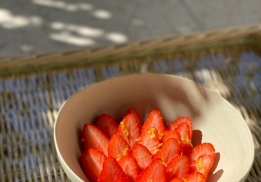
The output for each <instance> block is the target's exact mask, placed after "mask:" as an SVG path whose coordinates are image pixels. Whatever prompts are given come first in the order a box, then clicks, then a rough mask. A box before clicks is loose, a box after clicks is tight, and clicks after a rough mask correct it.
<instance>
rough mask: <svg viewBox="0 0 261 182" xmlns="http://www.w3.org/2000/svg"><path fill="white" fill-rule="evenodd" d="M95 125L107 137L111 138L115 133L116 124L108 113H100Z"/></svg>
mask: <svg viewBox="0 0 261 182" xmlns="http://www.w3.org/2000/svg"><path fill="white" fill-rule="evenodd" d="M96 123H97V127H98V128H100V129H101V131H102V132H103V133H104V134H105V135H106V136H107V137H108V138H111V137H112V136H113V135H114V134H116V133H117V129H118V124H117V122H116V121H115V120H114V119H113V118H112V117H111V116H110V115H109V114H101V115H100V116H98V118H97V120H96Z"/></svg>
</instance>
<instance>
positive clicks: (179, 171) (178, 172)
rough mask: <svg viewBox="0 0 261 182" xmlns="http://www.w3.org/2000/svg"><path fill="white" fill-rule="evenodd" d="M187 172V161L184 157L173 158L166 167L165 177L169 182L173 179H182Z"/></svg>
mask: <svg viewBox="0 0 261 182" xmlns="http://www.w3.org/2000/svg"><path fill="white" fill-rule="evenodd" d="M188 172H189V159H188V157H187V156H185V155H179V156H177V157H175V158H174V159H173V160H172V161H171V162H170V163H169V165H168V166H167V167H166V177H167V180H168V181H170V180H171V179H173V178H183V177H185V176H186V175H187V174H188Z"/></svg>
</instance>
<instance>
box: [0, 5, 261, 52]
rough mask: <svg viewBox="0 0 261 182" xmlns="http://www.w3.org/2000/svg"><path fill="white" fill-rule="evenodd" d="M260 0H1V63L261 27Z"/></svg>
mask: <svg viewBox="0 0 261 182" xmlns="http://www.w3.org/2000/svg"><path fill="white" fill-rule="evenodd" d="M260 9H261V1H260V0H216V1H214V0H1V1H0V57H5V56H17V55H31V54H35V53H44V52H49V51H51V52H54V51H59V50H70V49H76V48H83V47H88V46H100V45H109V44H115V43H124V42H129V41H137V40H144V39H148V38H152V37H162V36H169V35H174V34H179V33H188V32H203V31H208V30H212V29H219V28H225V27H232V26H241V25H248V24H254V23H261V11H260Z"/></svg>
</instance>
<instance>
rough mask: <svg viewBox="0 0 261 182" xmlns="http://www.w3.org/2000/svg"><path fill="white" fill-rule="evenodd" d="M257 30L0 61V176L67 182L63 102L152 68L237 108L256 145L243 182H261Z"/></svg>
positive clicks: (260, 43) (260, 53) (260, 57)
mask: <svg viewBox="0 0 261 182" xmlns="http://www.w3.org/2000/svg"><path fill="white" fill-rule="evenodd" d="M260 32H261V28H260V26H251V27H243V28H235V29H229V30H221V31H215V32H211V33H207V34H193V35H182V36H176V37H169V38H162V39H154V40H148V41H142V42H138V43H133V44H129V45H117V46H112V47H105V48H93V49H88V50H76V51H70V52H60V53H48V54H43V55H35V56H33V57H30V58H3V59H0V181H1V182H5V181H8V182H11V181H69V179H68V178H67V177H66V175H65V173H64V171H63V169H62V168H61V166H60V164H59V162H58V159H57V156H56V152H55V149H54V144H53V131H52V129H53V124H54V120H55V117H56V116H57V112H58V110H59V108H60V107H61V105H62V104H63V102H64V101H65V100H66V99H67V98H68V97H69V96H71V95H72V94H73V93H75V92H77V91H78V90H80V89H82V88H83V87H85V86H88V85H90V84H92V83H96V82H99V81H102V80H104V79H108V78H111V77H115V76H120V75H126V74H133V73H146V72H153V73H166V74H175V75H179V76H181V77H185V78H189V79H191V80H194V81H195V82H197V83H200V84H202V85H204V86H206V87H209V88H211V89H213V90H215V91H216V92H218V93H219V94H221V95H222V96H223V97H224V98H226V99H227V100H228V101H229V102H230V103H232V104H233V105H234V107H235V108H236V109H238V111H239V112H240V113H241V114H242V115H243V117H244V119H245V121H246V123H247V124H248V126H249V128H250V130H251V132H252V135H253V139H254V144H255V160H254V164H253V167H252V169H251V172H250V174H249V176H248V178H247V180H246V181H248V182H261V147H260V145H261V38H260V37H261V36H260ZM239 160H240V159H239Z"/></svg>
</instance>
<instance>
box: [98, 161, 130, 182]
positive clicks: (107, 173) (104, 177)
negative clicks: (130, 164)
mask: <svg viewBox="0 0 261 182" xmlns="http://www.w3.org/2000/svg"><path fill="white" fill-rule="evenodd" d="M119 178H122V179H125V178H127V175H126V174H125V173H124V172H123V170H122V168H121V166H120V165H119V164H118V162H117V161H116V159H114V158H113V157H108V158H107V159H106V160H105V161H104V163H103V168H102V171H101V174H100V176H99V179H98V181H99V182H115V181H116V180H117V179H119Z"/></svg>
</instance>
